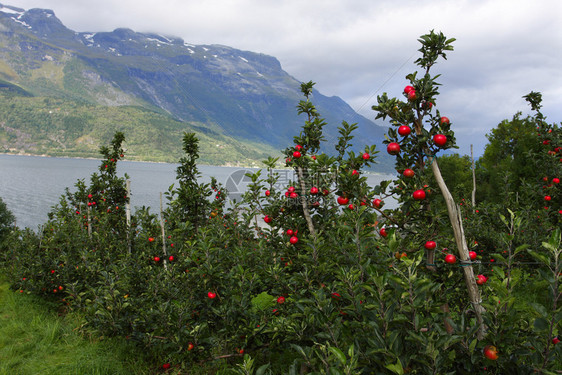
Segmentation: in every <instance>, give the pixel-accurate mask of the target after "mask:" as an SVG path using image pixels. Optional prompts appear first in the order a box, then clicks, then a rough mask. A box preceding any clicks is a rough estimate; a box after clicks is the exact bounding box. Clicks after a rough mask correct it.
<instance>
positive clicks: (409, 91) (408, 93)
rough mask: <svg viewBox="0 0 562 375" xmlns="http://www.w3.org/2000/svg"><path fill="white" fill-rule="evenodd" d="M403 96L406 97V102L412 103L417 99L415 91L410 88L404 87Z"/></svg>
mask: <svg viewBox="0 0 562 375" xmlns="http://www.w3.org/2000/svg"><path fill="white" fill-rule="evenodd" d="M404 94H406V96H407V97H408V100H410V101H414V100H416V99H417V95H416V90H415V89H414V88H413V87H412V86H406V87H404Z"/></svg>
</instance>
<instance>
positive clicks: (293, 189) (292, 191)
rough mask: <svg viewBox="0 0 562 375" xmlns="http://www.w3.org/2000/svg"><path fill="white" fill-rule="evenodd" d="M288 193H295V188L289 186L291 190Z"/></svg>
mask: <svg viewBox="0 0 562 375" xmlns="http://www.w3.org/2000/svg"><path fill="white" fill-rule="evenodd" d="M287 191H288V192H289V193H294V192H295V187H294V186H289V188H288V189H287Z"/></svg>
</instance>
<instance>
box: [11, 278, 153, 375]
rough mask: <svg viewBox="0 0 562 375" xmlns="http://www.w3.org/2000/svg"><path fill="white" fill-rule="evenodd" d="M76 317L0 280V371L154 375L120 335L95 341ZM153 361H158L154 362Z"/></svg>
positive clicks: (43, 374)
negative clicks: (84, 333) (116, 337)
mask: <svg viewBox="0 0 562 375" xmlns="http://www.w3.org/2000/svg"><path fill="white" fill-rule="evenodd" d="M79 324H80V319H78V318H77V317H76V316H72V315H68V316H66V317H59V316H58V315H57V313H56V312H54V309H53V308H52V306H48V305H47V304H46V303H45V302H43V301H41V300H40V299H38V298H37V297H34V296H31V295H25V294H20V293H17V292H13V291H11V290H10V289H9V288H8V284H7V283H6V282H4V281H3V280H1V279H0V375H18V374H21V375H33V374H41V375H48V374H53V375H55V374H56V375H66V374H128V375H130V374H153V373H157V372H159V371H158V370H157V369H156V368H155V365H154V364H150V363H149V360H148V359H147V358H143V355H142V354H141V352H140V350H139V349H138V348H136V347H134V345H132V344H131V343H129V342H127V341H125V340H117V339H109V340H103V341H99V340H95V339H90V338H87V337H85V336H84V335H82V334H80V333H79V332H78V331H79V329H78V328H79ZM156 366H157V365H156Z"/></svg>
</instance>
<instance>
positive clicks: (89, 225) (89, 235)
mask: <svg viewBox="0 0 562 375" xmlns="http://www.w3.org/2000/svg"><path fill="white" fill-rule="evenodd" d="M88 237H92V207H91V206H88Z"/></svg>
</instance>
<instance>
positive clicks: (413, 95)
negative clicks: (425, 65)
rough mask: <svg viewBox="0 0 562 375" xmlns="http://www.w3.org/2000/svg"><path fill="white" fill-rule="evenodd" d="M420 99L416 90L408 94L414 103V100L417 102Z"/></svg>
mask: <svg viewBox="0 0 562 375" xmlns="http://www.w3.org/2000/svg"><path fill="white" fill-rule="evenodd" d="M417 98H418V96H417V94H416V90H412V91H410V92H409V93H408V100H409V101H411V102H413V101H414V100H416V99H417Z"/></svg>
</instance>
